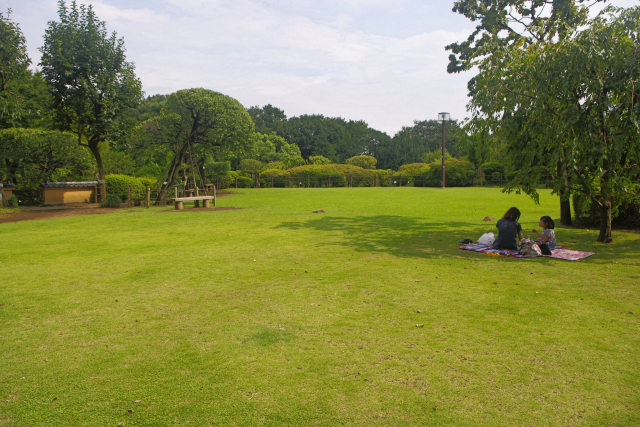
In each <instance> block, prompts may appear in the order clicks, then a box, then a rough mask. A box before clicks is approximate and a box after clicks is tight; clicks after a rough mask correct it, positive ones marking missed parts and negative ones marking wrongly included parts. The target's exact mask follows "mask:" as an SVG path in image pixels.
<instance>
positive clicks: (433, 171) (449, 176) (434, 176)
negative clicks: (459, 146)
mask: <svg viewBox="0 0 640 427" xmlns="http://www.w3.org/2000/svg"><path fill="white" fill-rule="evenodd" d="M444 165H445V171H446V186H447V187H468V186H471V185H473V178H474V177H475V174H476V171H475V168H474V166H473V163H471V162H470V161H468V160H460V159H451V160H445V162H444ZM416 185H420V186H422V185H424V186H426V187H439V186H441V185H442V162H435V163H432V164H430V165H429V170H428V171H427V172H426V173H425V174H424V175H423V179H422V180H419V181H418V182H416Z"/></svg>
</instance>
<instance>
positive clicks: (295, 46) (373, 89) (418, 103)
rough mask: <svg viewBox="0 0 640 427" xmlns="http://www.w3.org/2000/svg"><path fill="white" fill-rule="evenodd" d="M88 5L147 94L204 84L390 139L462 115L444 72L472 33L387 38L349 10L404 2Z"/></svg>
mask: <svg viewBox="0 0 640 427" xmlns="http://www.w3.org/2000/svg"><path fill="white" fill-rule="evenodd" d="M29 1H31V2H32V3H33V2H35V0H29ZM84 1H85V2H86V3H91V4H92V5H93V8H94V10H95V12H96V14H97V16H98V17H99V18H100V19H101V20H104V21H106V23H107V27H108V28H109V30H110V31H112V30H116V31H117V33H118V34H119V35H120V36H122V37H124V39H125V47H126V48H127V57H128V58H129V60H131V61H133V62H135V64H136V71H137V74H138V76H139V77H140V79H141V80H142V82H143V86H144V89H145V91H146V92H147V94H155V93H171V92H174V91H176V90H179V89H184V88H189V87H206V88H210V89H213V90H216V91H219V92H223V93H226V94H228V95H230V96H232V97H235V98H237V99H238V100H239V101H240V102H242V103H243V104H244V105H245V106H247V107H248V106H250V105H265V104H273V105H275V106H277V107H279V108H282V109H284V110H285V112H286V113H287V115H288V116H290V117H291V116H295V115H299V114H323V115H325V116H341V117H344V118H345V119H353V120H364V121H366V122H367V123H369V125H370V126H372V127H374V128H376V129H379V130H382V131H386V132H387V133H389V134H391V135H393V134H394V133H395V132H396V131H398V130H399V129H400V128H401V127H402V126H403V125H411V124H412V121H413V120H414V119H420V120H422V119H429V118H435V117H436V114H437V112H438V111H441V110H443V109H444V110H450V111H451V112H452V116H454V117H455V118H459V119H462V118H463V115H464V111H465V104H466V80H467V78H462V77H461V76H450V75H448V74H447V73H446V64H447V53H446V52H445V51H444V46H445V45H446V44H448V43H450V42H452V41H454V40H462V39H464V38H465V37H466V36H467V35H468V32H469V31H460V32H458V33H456V32H452V31H446V30H444V29H438V28H434V29H431V30H430V29H428V28H425V30H424V32H421V33H417V34H413V35H410V36H402V35H389V34H385V35H382V34H380V33H374V32H372V31H367V30H365V29H362V28H359V27H358V26H357V25H356V24H357V22H356V20H355V17H356V16H357V15H354V14H351V12H350V10H351V9H360V10H365V9H366V10H369V9H371V8H372V7H376V8H379V9H380V10H384V8H388V7H391V8H397V7H399V5H400V4H401V3H400V2H391V1H390V0H376V1H374V2H371V1H364V0H348V2H337V0H328V1H326V2H325V3H327V4H334V5H338V4H340V5H341V7H339V8H337V9H336V11H335V13H333V12H328V11H327V10H319V9H317V8H318V2H312V1H307V2H305V1H295V2H294V1H293V0H291V1H286V0H284V1H283V0H281V1H268V0H262V1H261V0H234V1H229V0H164V1H163V2H161V3H159V2H153V3H151V2H149V3H147V2H137V3H136V2H134V3H133V6H126V7H122V6H117V4H118V3H116V0H99V1H88V0H84ZM48 3H49V4H50V1H48ZM347 3H348V4H347ZM140 4H142V5H143V7H140V6H135V5H140ZM305 7H306V8H310V9H312V8H316V9H317V10H316V9H314V10H315V11H317V13H311V12H309V13H303V12H305V9H304V8H305ZM310 9H309V10H310ZM307 12H308V11H307ZM409 18H410V17H407V19H409ZM48 19H56V15H55V13H54V14H53V16H50V17H49V18H48ZM381 19H382V20H383V21H384V19H383V18H381ZM44 25H46V20H45V22H43V23H42V28H44Z"/></svg>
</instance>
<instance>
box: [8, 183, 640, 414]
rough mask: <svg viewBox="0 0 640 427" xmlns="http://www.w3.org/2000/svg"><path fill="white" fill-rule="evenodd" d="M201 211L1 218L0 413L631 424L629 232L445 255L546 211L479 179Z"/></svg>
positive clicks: (245, 194)
mask: <svg viewBox="0 0 640 427" xmlns="http://www.w3.org/2000/svg"><path fill="white" fill-rule="evenodd" d="M218 206H219V207H234V208H237V209H228V210H208V211H205V210H203V209H198V210H196V209H191V210H190V209H185V210H184V211H180V212H176V211H173V210H172V209H171V207H164V208H151V209H142V208H135V209H128V210H127V209H124V210H119V211H115V212H114V213H113V214H105V215H88V216H77V217H68V218H59V219H49V220H42V221H24V222H16V223H5V224H0V263H1V270H0V399H1V400H0V424H3V425H45V424H51V425H114V426H115V425H175V424H180V425H216V424H220V425H228V424H233V425H344V424H347V425H442V424H448V425H638V424H640V234H638V233H633V232H621V231H617V230H615V231H614V239H615V242H614V243H612V244H608V245H604V244H597V243H595V240H596V237H597V231H596V230H583V229H572V228H563V227H558V228H557V229H556V232H557V235H558V242H559V244H561V245H565V246H568V247H570V248H573V249H580V250H584V251H595V252H597V255H595V256H593V257H591V258H588V259H586V260H582V261H577V262H570V261H562V260H554V259H547V258H535V259H517V258H506V257H499V258H496V257H488V256H486V255H483V254H479V253H475V252H470V251H462V250H459V249H458V244H457V242H458V241H460V240H462V239H464V238H472V239H474V240H475V239H477V238H478V237H479V236H480V235H481V234H482V233H484V232H487V231H495V222H491V223H485V222H483V221H482V218H484V217H485V216H488V215H490V216H493V217H496V218H499V217H500V216H501V215H502V214H503V213H504V212H505V211H506V210H507V209H508V208H509V207H511V206H517V207H519V208H520V209H521V211H522V213H523V215H522V218H521V221H520V222H521V223H522V225H523V228H524V229H525V231H529V230H530V229H531V228H533V227H536V228H537V224H538V219H539V217H540V216H542V215H551V216H552V217H554V218H558V216H559V207H558V206H559V204H558V200H557V198H556V197H553V196H551V195H550V193H548V192H543V193H542V195H541V203H540V205H535V204H534V203H533V202H532V201H531V200H530V199H529V198H528V197H526V196H520V195H506V194H503V193H501V192H500V191H499V190H498V189H488V188H465V189H459V188H450V189H446V190H442V189H434V188H352V189H350V188H337V189H262V190H238V191H237V194H235V195H232V196H229V197H224V198H220V199H219V203H218ZM317 209H324V211H325V212H324V213H313V212H312V211H313V210H317ZM529 234H531V233H529Z"/></svg>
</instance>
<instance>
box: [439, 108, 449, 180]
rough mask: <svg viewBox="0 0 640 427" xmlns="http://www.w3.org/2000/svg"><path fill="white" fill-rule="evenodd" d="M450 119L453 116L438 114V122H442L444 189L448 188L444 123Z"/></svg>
mask: <svg viewBox="0 0 640 427" xmlns="http://www.w3.org/2000/svg"><path fill="white" fill-rule="evenodd" d="M450 117H451V115H450V114H449V113H438V120H441V121H442V188H445V187H446V182H447V174H446V172H445V169H444V140H445V133H444V122H446V121H448V120H449V119H450Z"/></svg>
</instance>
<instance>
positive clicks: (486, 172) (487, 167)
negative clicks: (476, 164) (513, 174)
mask: <svg viewBox="0 0 640 427" xmlns="http://www.w3.org/2000/svg"><path fill="white" fill-rule="evenodd" d="M480 172H481V173H482V177H484V179H485V180H486V182H487V183H489V184H497V185H501V184H502V183H503V182H504V179H505V170H504V165H503V164H502V163H500V162H485V163H483V164H481V165H480Z"/></svg>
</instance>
